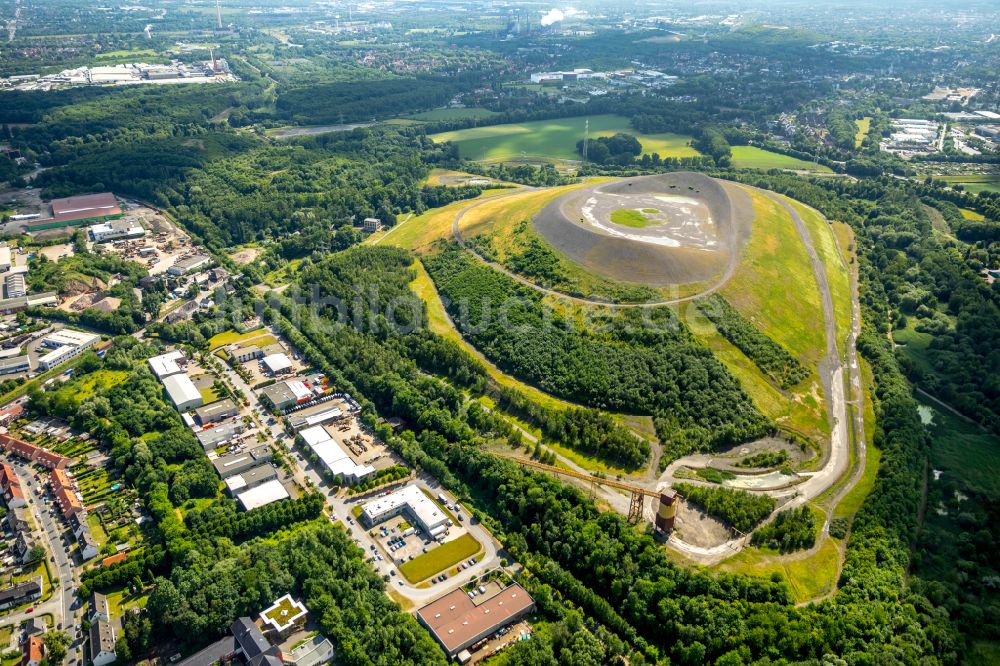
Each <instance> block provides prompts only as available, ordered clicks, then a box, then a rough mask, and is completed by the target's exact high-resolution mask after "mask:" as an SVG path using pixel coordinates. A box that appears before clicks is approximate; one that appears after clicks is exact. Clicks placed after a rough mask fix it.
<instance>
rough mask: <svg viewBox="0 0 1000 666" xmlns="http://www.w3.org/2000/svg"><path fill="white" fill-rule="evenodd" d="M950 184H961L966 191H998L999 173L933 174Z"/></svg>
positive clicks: (999, 187) (977, 192) (999, 189)
mask: <svg viewBox="0 0 1000 666" xmlns="http://www.w3.org/2000/svg"><path fill="white" fill-rule="evenodd" d="M935 178H936V179H939V180H943V181H944V182H946V183H948V184H949V185H951V186H953V187H954V186H955V185H961V186H962V189H964V190H965V191H966V192H972V193H973V194H979V193H980V192H1000V174H988V173H981V174H967V175H963V176H935Z"/></svg>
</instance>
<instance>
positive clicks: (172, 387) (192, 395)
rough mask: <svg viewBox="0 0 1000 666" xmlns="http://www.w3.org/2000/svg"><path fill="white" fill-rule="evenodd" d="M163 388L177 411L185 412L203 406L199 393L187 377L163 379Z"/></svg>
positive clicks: (203, 402)
mask: <svg viewBox="0 0 1000 666" xmlns="http://www.w3.org/2000/svg"><path fill="white" fill-rule="evenodd" d="M163 388H164V389H166V391H167V396H168V397H169V398H170V401H171V402H172V403H174V406H175V407H177V411H179V412H186V411H188V410H191V409H195V408H197V407H201V406H202V405H203V404H205V399H204V398H202V397H201V392H200V391H199V390H198V388H197V387H196V386H195V385H194V382H192V381H191V378H190V377H188V376H187V375H170V376H169V377H164V378H163Z"/></svg>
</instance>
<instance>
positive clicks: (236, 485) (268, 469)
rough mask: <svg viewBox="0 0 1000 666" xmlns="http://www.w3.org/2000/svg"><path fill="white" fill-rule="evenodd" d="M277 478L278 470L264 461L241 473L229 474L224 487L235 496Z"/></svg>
mask: <svg viewBox="0 0 1000 666" xmlns="http://www.w3.org/2000/svg"><path fill="white" fill-rule="evenodd" d="M277 478H278V470H276V469H275V468H274V467H273V466H271V465H269V464H267V463H264V464H263V465H257V466H256V467H251V468H250V469H248V470H246V471H245V472H243V473H242V474H236V475H233V476H230V477H229V478H228V479H226V488H227V489H228V490H229V494H230V495H233V496H234V497H235V496H236V495H239V494H240V493H243V492H246V491H247V490H250V489H251V488H256V487H257V486H261V485H264V484H265V483H270V482H272V481H275V480H276V479H277Z"/></svg>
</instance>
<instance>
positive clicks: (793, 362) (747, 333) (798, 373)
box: [698, 295, 809, 389]
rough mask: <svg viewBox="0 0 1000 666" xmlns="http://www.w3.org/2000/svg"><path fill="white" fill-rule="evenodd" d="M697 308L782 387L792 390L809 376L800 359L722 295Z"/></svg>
mask: <svg viewBox="0 0 1000 666" xmlns="http://www.w3.org/2000/svg"><path fill="white" fill-rule="evenodd" d="M698 309H699V310H700V311H701V312H702V313H703V314H704V315H705V316H706V317H708V319H709V320H710V321H711V322H712V323H713V324H715V328H716V329H717V330H718V331H719V333H720V334H722V337H724V338H725V339H726V340H729V341H730V342H731V343H733V344H734V345H735V346H736V347H737V348H739V350H740V351H741V352H743V353H744V354H745V355H746V356H747V358H749V359H750V360H751V361H753V364H754V365H756V366H757V367H758V368H760V370H761V372H763V373H764V374H765V375H767V376H768V377H770V378H771V380H772V381H773V382H774V383H775V384H777V385H778V386H780V387H781V388H783V389H789V388H791V387H793V386H795V385H796V384H798V383H799V382H801V381H802V380H803V379H805V378H806V377H808V376H809V370H807V369H806V368H805V366H803V365H802V364H801V363H799V361H798V359H797V358H795V357H794V356H792V355H791V353H790V352H789V351H788V350H787V349H785V348H784V347H782V346H781V345H779V344H778V343H777V342H775V341H774V340H772V339H771V338H769V337H767V336H766V335H765V334H764V333H763V332H762V331H761V330H760V329H758V328H757V327H756V326H754V325H753V323H752V322H750V321H749V320H748V319H747V318H746V317H744V316H743V315H742V314H740V312H739V310H737V309H736V308H734V307H733V306H732V305H730V304H729V301H727V300H726V299H724V298H723V297H722V296H719V295H714V296H710V297H709V298H707V299H705V300H703V301H699V302H698Z"/></svg>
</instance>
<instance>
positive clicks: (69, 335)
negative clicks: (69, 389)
mask: <svg viewBox="0 0 1000 666" xmlns="http://www.w3.org/2000/svg"><path fill="white" fill-rule="evenodd" d="M100 339H101V336H99V335H97V334H95V333H87V332H86V331H77V330H75V329H72V328H62V329H59V330H58V331H53V332H52V333H49V334H48V335H46V336H45V337H44V338H43V339H42V346H43V347H46V348H49V349H52V351H50V352H49V353H48V354H46V355H45V356H42V357H41V358H40V359H38V367H39V368H40V369H42V370H49V369H51V368H54V367H56V366H57V365H59V364H60V363H65V362H66V361H68V360H69V359H71V358H74V357H76V356H79V355H80V354H82V353H83V352H85V351H87V350H88V349H90V348H91V347H93V346H94V345H96V344H97V343H98V342H99V341H100Z"/></svg>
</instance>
